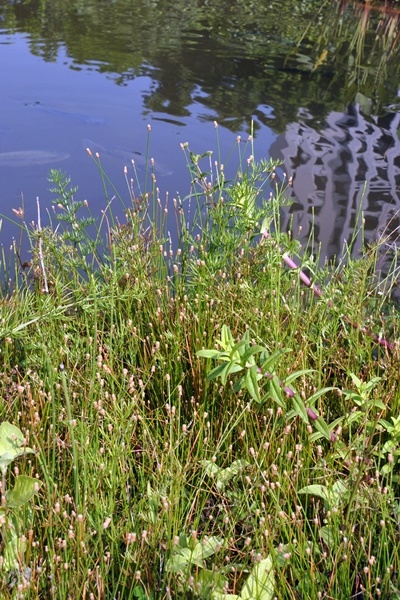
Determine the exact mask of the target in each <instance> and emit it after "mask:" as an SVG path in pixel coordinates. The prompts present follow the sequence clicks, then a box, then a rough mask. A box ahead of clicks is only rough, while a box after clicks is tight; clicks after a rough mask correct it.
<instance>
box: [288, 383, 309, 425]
mask: <svg viewBox="0 0 400 600" xmlns="http://www.w3.org/2000/svg"><path fill="white" fill-rule="evenodd" d="M286 383H287V382H286ZM292 404H293V409H294V411H295V412H296V414H297V415H298V416H299V417H300V419H301V420H302V421H303V422H304V423H306V424H308V414H307V409H306V407H305V405H304V402H303V400H302V398H301V397H300V395H299V394H298V393H296V394H295V395H294V396H293V398H292Z"/></svg>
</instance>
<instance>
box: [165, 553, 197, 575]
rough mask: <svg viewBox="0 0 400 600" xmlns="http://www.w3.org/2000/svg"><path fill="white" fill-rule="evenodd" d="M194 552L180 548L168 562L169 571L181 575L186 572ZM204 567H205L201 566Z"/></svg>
mask: <svg viewBox="0 0 400 600" xmlns="http://www.w3.org/2000/svg"><path fill="white" fill-rule="evenodd" d="M191 557H192V551H191V550H190V549H189V548H179V549H178V550H176V551H175V552H174V553H173V555H172V556H171V558H170V559H169V560H168V562H167V571H169V572H170V573H179V572H180V571H186V569H187V568H188V567H189V566H190V564H191V562H192V561H191ZM200 566H203V565H200Z"/></svg>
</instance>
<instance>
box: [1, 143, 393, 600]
mask: <svg viewBox="0 0 400 600" xmlns="http://www.w3.org/2000/svg"><path fill="white" fill-rule="evenodd" d="M239 147H240V146H239ZM183 151H184V152H185V153H186V156H187V160H188V164H189V166H190V169H191V177H192V189H191V193H190V195H189V196H188V197H187V198H185V199H183V198H182V199H181V198H179V197H178V198H176V199H171V201H170V202H169V205H168V206H166V205H165V202H164V200H163V199H161V198H160V196H159V193H158V190H157V187H156V185H157V184H156V181H155V180H154V179H153V181H152V184H151V185H150V187H149V188H148V189H147V190H142V192H136V191H134V190H136V185H135V187H133V186H132V184H131V182H130V180H129V177H130V176H129V174H127V186H128V194H127V197H128V200H125V204H126V219H124V221H123V222H120V221H119V220H118V219H117V218H116V217H115V216H114V217H113V215H112V211H111V208H110V206H108V207H107V209H106V210H105V211H104V213H103V214H102V215H101V217H100V219H99V220H98V221H94V220H93V218H92V216H91V215H90V212H89V213H88V216H85V214H86V213H85V212H84V211H89V207H88V206H86V203H82V204H80V203H78V202H77V201H76V200H75V199H74V197H73V190H72V189H71V187H70V184H69V182H68V180H66V179H65V177H64V176H62V175H61V174H60V173H57V172H53V174H52V180H53V185H54V194H55V196H54V197H55V200H54V212H53V216H52V219H53V223H52V225H51V226H49V227H39V225H38V223H36V225H35V227H34V228H32V227H30V226H28V225H25V224H24V222H23V211H20V213H19V215H18V216H19V217H20V218H21V224H22V225H21V226H22V228H23V230H24V235H25V236H27V239H28V240H29V243H30V248H31V254H30V255H29V256H28V258H29V261H28V260H27V259H26V258H25V257H23V256H21V255H20V253H19V251H18V249H17V248H14V251H13V255H12V257H11V259H9V258H8V257H7V256H5V254H4V253H3V257H2V266H3V269H4V270H5V279H6V280H8V281H9V282H10V283H9V284H8V285H6V288H5V292H4V294H3V297H2V299H1V306H0V310H1V320H0V344H1V346H0V349H1V353H0V372H1V377H0V390H1V398H2V404H1V413H0V419H1V421H3V422H4V421H7V422H9V423H12V424H13V425H15V426H17V427H18V428H20V430H21V432H22V434H23V437H24V440H23V441H21V444H22V446H23V445H24V444H26V445H27V446H29V447H30V448H32V449H33V450H34V451H35V453H34V454H25V453H23V454H22V456H20V457H19V458H17V459H16V460H15V461H13V462H12V463H10V464H9V466H8V468H7V469H6V468H4V469H3V483H2V490H3V503H2V509H1V511H0V513H1V514H0V519H1V524H2V544H3V562H2V571H1V578H2V583H1V596H2V598H14V597H21V598H32V599H33V598H46V599H48V598H54V599H57V600H60V599H62V600H64V599H67V598H83V599H96V600H97V599H102V598H107V599H110V600H111V599H114V598H120V599H121V600H122V599H124V600H125V599H126V600H127V599H131V598H132V599H133V598H140V599H168V598H210V599H213V600H220V599H222V598H226V599H227V600H228V599H229V598H234V597H239V598H242V599H245V598H247V599H249V598H254V599H255V600H270V599H272V598H279V599H281V598H282V599H297V598H299V599H300V598H311V599H314V598H315V599H317V598H351V597H352V598H357V599H358V600H359V599H360V598H378V597H379V596H381V597H382V598H399V597H400V591H399V589H398V587H399V586H398V578H399V575H398V571H399V559H400V556H399V555H400V549H399V543H400V534H399V531H400V500H399V496H400V493H399V492H400V489H399V467H398V459H399V454H400V450H399V442H400V392H399V389H398V365H399V349H398V345H397V342H396V340H397V338H398V335H399V324H400V319H399V313H398V311H397V309H396V307H395V306H393V305H392V304H391V302H390V298H389V296H390V288H391V285H392V283H393V282H392V281H391V279H390V275H389V277H388V278H386V280H385V282H384V283H381V282H380V280H379V279H378V278H377V275H376V262H377V258H378V256H379V255H380V252H381V250H382V247H383V246H382V245H383V244H384V241H383V240H382V243H381V244H382V245H381V249H379V247H376V248H373V247H371V248H366V249H365V253H364V256H363V258H362V260H356V259H354V258H351V257H350V256H348V257H347V261H346V263H343V264H342V265H341V266H340V267H332V268H328V267H324V268H320V267H318V257H316V258H315V257H314V258H313V257H311V258H307V259H306V258H304V257H303V258H302V259H300V250H301V249H300V248H299V247H298V246H297V244H296V242H295V240H293V239H292V237H291V236H290V235H288V234H287V233H284V232H281V230H280V227H279V209H280V206H281V205H282V202H284V201H285V197H286V186H287V185H289V182H286V181H285V179H283V180H279V178H278V177H277V176H276V175H275V171H274V168H273V164H272V163H259V164H255V163H254V161H252V160H251V158H249V159H248V160H246V157H245V160H244V161H243V162H244V166H243V167H241V168H240V169H239V171H238V174H237V177H236V179H235V180H234V181H232V182H230V183H229V182H226V181H225V179H224V171H223V169H222V168H221V167H220V166H219V165H218V164H217V165H214V164H213V163H212V162H211V164H210V167H208V164H209V160H210V159H209V157H207V156H203V157H199V156H195V155H193V154H191V153H190V151H189V149H188V148H185V147H183ZM246 152H247V156H249V155H250V153H251V152H252V148H251V147H250V148H248V149H247V150H246ZM93 160H95V161H96V163H98V166H99V169H100V171H101V173H102V176H103V177H104V178H105V177H106V176H105V174H104V172H103V171H102V167H101V163H100V159H98V158H96V157H93ZM203 165H205V166H203ZM206 171H208V172H207V173H206ZM110 204H111V203H110ZM167 211H168V214H167ZM171 215H174V219H175V223H176V232H177V233H176V239H177V240H179V241H178V242H177V243H172V242H171V239H170V236H169V234H168V227H170V226H171V225H170V223H171ZM167 223H169V225H168V226H167ZM93 232H95V233H93ZM96 232H97V233H96ZM291 258H292V259H294V260H295V261H296V262H297V264H300V262H301V263H302V267H303V269H304V271H307V274H308V275H309V276H310V278H311V280H312V284H308V285H307V283H308V282H307V279H306V273H304V272H303V273H302V274H301V277H300V270H299V269H295V268H291V267H294V265H293V264H292V263H291V261H290V259H291ZM23 263H24V264H23ZM301 278H302V279H303V281H305V282H306V283H305V284H304V283H303V282H302V280H301ZM314 284H315V285H318V287H317V288H316V287H314ZM382 338H384V339H382ZM17 437H18V436H17ZM21 475H27V476H29V477H32V478H36V479H37V480H38V481H40V482H42V485H41V487H40V488H39V485H37V487H36V488H35V490H34V492H35V493H34V494H33V493H32V494H29V499H28V496H27V497H26V499H27V500H29V501H27V502H26V503H25V504H24V505H23V506H22V507H18V510H17V508H16V507H13V505H12V503H11V504H10V497H9V496H8V497H7V496H6V495H5V494H6V491H7V490H11V489H12V488H13V486H14V485H15V482H16V481H17V480H18V476H21ZM27 481H28V480H27ZM7 544H8V545H7ZM10 544H11V545H10ZM10 548H13V551H12V552H11V550H10ZM6 550H7V554H6V556H5V558H4V555H5V552H6ZM227 594H229V595H227ZM357 594H358V595H357Z"/></svg>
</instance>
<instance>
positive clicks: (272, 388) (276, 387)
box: [267, 375, 286, 410]
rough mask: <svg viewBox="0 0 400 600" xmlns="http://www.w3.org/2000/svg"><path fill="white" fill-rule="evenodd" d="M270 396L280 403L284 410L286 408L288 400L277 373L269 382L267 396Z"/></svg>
mask: <svg viewBox="0 0 400 600" xmlns="http://www.w3.org/2000/svg"><path fill="white" fill-rule="evenodd" d="M268 396H270V397H271V398H272V399H273V400H274V402H276V403H277V404H278V406H280V407H281V408H283V410H286V402H285V401H284V398H283V396H282V389H281V386H280V383H279V379H278V377H277V376H276V375H274V376H273V378H272V379H271V380H270V382H269V394H267V398H268Z"/></svg>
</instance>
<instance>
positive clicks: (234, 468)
mask: <svg viewBox="0 0 400 600" xmlns="http://www.w3.org/2000/svg"><path fill="white" fill-rule="evenodd" d="M248 465H249V463H248V462H247V461H246V460H244V459H238V460H235V461H233V463H232V464H231V466H230V467H226V469H219V473H217V475H216V480H217V489H218V490H219V491H221V490H223V489H224V487H225V486H226V484H227V483H228V482H229V481H230V480H231V479H233V477H235V476H236V475H238V474H239V473H240V472H241V471H243V470H244V469H245V468H246V467H247V466H248Z"/></svg>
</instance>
